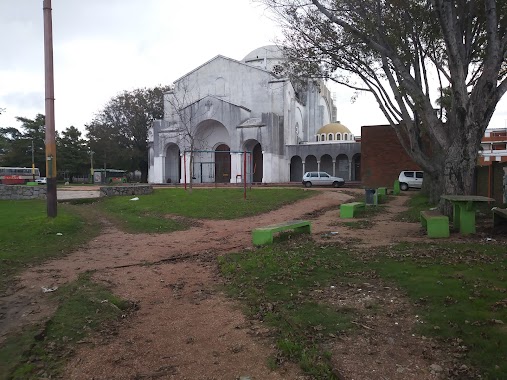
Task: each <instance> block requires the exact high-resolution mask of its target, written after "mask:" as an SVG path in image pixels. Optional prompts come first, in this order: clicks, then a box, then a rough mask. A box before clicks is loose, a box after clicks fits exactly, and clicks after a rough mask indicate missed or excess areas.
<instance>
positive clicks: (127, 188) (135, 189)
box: [100, 185, 153, 197]
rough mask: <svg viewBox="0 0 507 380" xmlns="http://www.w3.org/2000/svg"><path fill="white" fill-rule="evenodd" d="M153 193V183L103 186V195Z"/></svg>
mask: <svg viewBox="0 0 507 380" xmlns="http://www.w3.org/2000/svg"><path fill="white" fill-rule="evenodd" d="M151 193H153V186H151V185H118V186H101V187H100V196H101V197H115V196H121V195H146V194H151Z"/></svg>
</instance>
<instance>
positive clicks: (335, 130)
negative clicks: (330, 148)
mask: <svg viewBox="0 0 507 380" xmlns="http://www.w3.org/2000/svg"><path fill="white" fill-rule="evenodd" d="M343 140H345V141H350V140H354V135H353V134H352V132H350V129H348V128H347V127H346V126H344V125H343V124H342V123H340V122H339V121H336V122H334V123H329V124H326V125H324V126H323V127H322V128H320V129H319V130H318V131H317V141H343Z"/></svg>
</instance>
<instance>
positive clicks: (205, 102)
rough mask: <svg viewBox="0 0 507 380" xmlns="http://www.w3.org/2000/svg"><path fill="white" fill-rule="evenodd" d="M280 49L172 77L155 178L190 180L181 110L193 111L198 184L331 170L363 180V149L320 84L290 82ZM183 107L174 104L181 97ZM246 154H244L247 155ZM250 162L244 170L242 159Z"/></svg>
mask: <svg viewBox="0 0 507 380" xmlns="http://www.w3.org/2000/svg"><path fill="white" fill-rule="evenodd" d="M284 59H285V58H284V56H283V54H282V52H281V51H280V50H279V49H278V48H277V47H276V46H265V47H261V48H258V49H255V50H254V51H252V52H251V53H249V54H247V55H246V57H245V58H243V59H242V60H241V61H237V60H234V59H231V58H228V57H224V56H221V55H218V56H216V57H215V58H213V59H211V60H209V61H208V62H205V63H204V64H202V65H201V66H199V67H197V68H195V69H194V70H192V71H190V72H189V73H188V74H186V75H184V76H183V77H181V78H179V79H178V80H176V81H175V83H174V91H172V92H168V93H166V94H165V97H164V118H163V120H157V121H155V122H154V123H153V126H152V128H151V129H150V131H149V134H148V136H149V138H148V140H149V146H150V148H149V173H148V181H149V182H150V183H167V182H171V183H178V182H183V181H185V179H186V178H187V180H188V178H189V174H190V169H189V165H190V159H189V158H190V153H189V152H188V150H189V147H188V144H187V143H186V142H185V140H184V139H183V138H182V135H181V130H182V129H183V128H184V127H185V125H184V124H185V123H183V122H182V117H181V115H182V114H183V115H187V116H192V117H193V120H192V122H193V123H194V124H195V126H196V128H195V135H196V137H197V140H199V141H200V144H199V147H198V148H197V149H194V162H193V170H192V172H193V176H194V178H193V182H194V183H214V182H215V183H216V182H227V183H235V182H238V181H242V180H243V179H244V178H245V176H246V178H247V180H248V182H262V183H274V182H289V181H296V182H299V181H301V179H302V176H303V174H304V172H305V171H316V170H322V171H328V172H329V173H330V174H334V175H339V176H341V177H343V178H344V179H345V180H346V181H350V180H358V179H359V175H360V174H359V173H360V160H361V148H360V144H359V143H358V142H356V141H355V137H354V136H353V134H352V133H351V132H350V130H349V129H348V128H347V127H345V126H344V125H342V124H340V123H333V122H332V121H334V120H336V107H335V106H334V103H333V99H332V96H331V93H330V91H329V90H328V88H327V87H326V86H325V84H324V83H323V82H314V81H308V82H307V83H306V84H304V85H297V84H294V83H292V82H291V81H290V80H289V79H288V78H287V77H286V75H285V73H284V67H283V65H282V63H283V61H284ZM184 98H186V99H189V100H188V101H184V102H183V103H184V106H183V107H182V108H181V109H178V110H176V109H174V107H173V106H172V105H174V104H175V103H176V101H177V100H179V101H182V100H183V99H184ZM243 152H247V157H246V158H247V159H246V160H245V156H244V155H243ZM245 161H246V166H247V169H246V173H245V172H244V164H245Z"/></svg>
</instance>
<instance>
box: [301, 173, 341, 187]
mask: <svg viewBox="0 0 507 380" xmlns="http://www.w3.org/2000/svg"><path fill="white" fill-rule="evenodd" d="M303 185H304V186H305V187H312V186H313V185H315V186H334V187H341V186H343V185H345V181H344V180H343V178H340V177H333V176H332V175H329V174H327V173H326V172H306V173H305V175H304V176H303Z"/></svg>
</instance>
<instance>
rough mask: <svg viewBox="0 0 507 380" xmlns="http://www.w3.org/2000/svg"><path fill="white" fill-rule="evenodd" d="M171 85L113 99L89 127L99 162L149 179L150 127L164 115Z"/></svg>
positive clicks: (90, 138)
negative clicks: (167, 93) (139, 172)
mask: <svg viewBox="0 0 507 380" xmlns="http://www.w3.org/2000/svg"><path fill="white" fill-rule="evenodd" d="M168 89H169V87H163V86H158V87H154V88H140V89H135V90H132V91H124V92H122V93H121V94H119V95H117V96H115V97H114V98H112V99H111V100H110V101H109V102H108V103H107V104H106V106H105V107H104V109H103V110H102V111H100V112H99V113H98V114H97V115H96V117H95V118H94V120H93V121H92V122H91V123H90V124H89V125H87V126H86V130H87V137H88V139H89V141H90V148H91V149H92V150H93V151H94V152H95V156H94V157H95V159H96V160H97V162H98V163H99V162H103V163H104V164H105V165H106V166H107V167H114V168H115V169H125V170H129V171H134V170H139V171H141V181H142V182H147V180H148V129H149V128H150V127H151V124H152V122H153V120H155V119H161V118H162V117H163V114H164V104H163V103H164V100H163V93H164V92H165V91H167V90H168Z"/></svg>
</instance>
